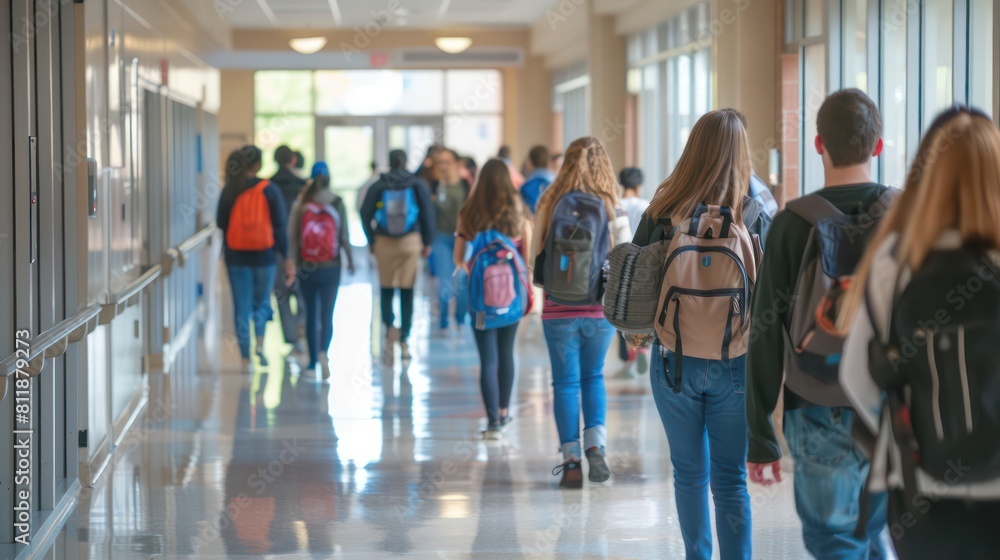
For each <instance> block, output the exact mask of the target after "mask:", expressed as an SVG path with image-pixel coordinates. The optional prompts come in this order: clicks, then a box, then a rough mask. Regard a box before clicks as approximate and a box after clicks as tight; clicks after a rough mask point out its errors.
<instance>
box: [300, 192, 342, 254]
mask: <svg viewBox="0 0 1000 560" xmlns="http://www.w3.org/2000/svg"><path fill="white" fill-rule="evenodd" d="M339 233H340V213H339V212H337V210H336V209H335V208H334V207H333V206H331V205H323V204H317V203H315V202H310V203H308V204H306V205H305V207H304V208H303V209H302V230H301V240H300V241H299V258H301V259H302V260H303V261H304V262H312V263H322V262H329V261H332V260H334V259H336V258H337V254H338V253H339V249H340V247H339V246H338V240H339V238H340V236H339Z"/></svg>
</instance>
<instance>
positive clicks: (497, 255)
mask: <svg viewBox="0 0 1000 560" xmlns="http://www.w3.org/2000/svg"><path fill="white" fill-rule="evenodd" d="M470 263H471V264H470V267H469V270H470V272H469V311H470V312H471V314H472V317H473V318H474V320H475V323H474V325H475V328H477V329H479V330H486V329H498V328H501V327H506V326H509V325H513V324H514V323H517V322H518V321H520V320H521V318H522V317H524V314H525V313H527V311H528V309H529V306H530V297H531V288H530V286H529V285H528V272H527V267H526V266H525V264H524V259H523V258H522V257H521V253H520V252H518V250H517V246H516V245H515V244H514V242H513V241H511V240H510V239H509V238H508V237H507V236H505V235H504V234H502V233H500V232H498V231H496V230H487V231H482V232H480V233H479V234H478V235H476V238H475V239H474V240H473V241H472V259H471V260H470Z"/></svg>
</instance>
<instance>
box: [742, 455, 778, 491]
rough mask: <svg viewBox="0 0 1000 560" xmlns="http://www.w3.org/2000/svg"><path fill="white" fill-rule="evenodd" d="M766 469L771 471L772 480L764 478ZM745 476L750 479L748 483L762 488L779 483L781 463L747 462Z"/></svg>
mask: <svg viewBox="0 0 1000 560" xmlns="http://www.w3.org/2000/svg"><path fill="white" fill-rule="evenodd" d="M768 468H770V469H771V474H772V475H774V479H770V478H764V471H765V470H767V469H768ZM747 476H748V478H750V482H753V483H755V484H763V485H764V486H770V485H772V484H774V483H775V482H781V461H774V462H773V463H751V462H749V461H747Z"/></svg>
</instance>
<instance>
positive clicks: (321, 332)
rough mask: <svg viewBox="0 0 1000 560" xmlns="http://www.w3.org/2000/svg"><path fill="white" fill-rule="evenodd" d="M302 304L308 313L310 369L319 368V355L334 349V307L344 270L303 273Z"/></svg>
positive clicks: (307, 328) (301, 281)
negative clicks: (332, 343)
mask: <svg viewBox="0 0 1000 560" xmlns="http://www.w3.org/2000/svg"><path fill="white" fill-rule="evenodd" d="M299 282H300V283H301V285H302V301H303V302H304V305H305V313H306V342H308V344H309V367H310V368H315V367H316V365H317V364H318V362H319V354H320V353H321V352H327V351H329V349H330V342H332V341H333V307H334V305H336V303H337V291H338V290H339V289H340V267H339V266H335V267H326V268H317V269H316V270H312V271H309V272H300V273H299Z"/></svg>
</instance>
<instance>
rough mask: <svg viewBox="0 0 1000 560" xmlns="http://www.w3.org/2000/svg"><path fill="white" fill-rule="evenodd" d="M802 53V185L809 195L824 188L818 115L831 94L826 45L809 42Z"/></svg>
mask: <svg viewBox="0 0 1000 560" xmlns="http://www.w3.org/2000/svg"><path fill="white" fill-rule="evenodd" d="M802 51H803V53H802V54H803V56H802V61H803V62H802V78H803V79H802V87H803V96H804V107H803V113H802V118H803V120H804V123H803V124H804V130H805V134H804V135H803V137H802V152H803V153H802V163H803V174H802V185H803V191H804V192H805V193H806V194H808V193H811V192H814V191H817V190H819V189H821V188H823V159H822V158H821V157H820V155H819V154H817V153H816V150H814V149H813V139H814V138H816V114H817V113H819V108H820V105H822V104H823V100H824V99H825V98H826V95H827V84H826V45H824V44H816V45H807V46H805V47H804V48H803V49H802Z"/></svg>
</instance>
